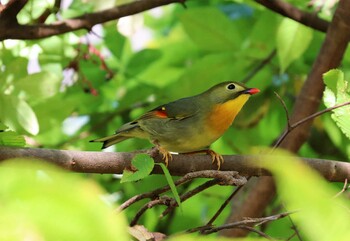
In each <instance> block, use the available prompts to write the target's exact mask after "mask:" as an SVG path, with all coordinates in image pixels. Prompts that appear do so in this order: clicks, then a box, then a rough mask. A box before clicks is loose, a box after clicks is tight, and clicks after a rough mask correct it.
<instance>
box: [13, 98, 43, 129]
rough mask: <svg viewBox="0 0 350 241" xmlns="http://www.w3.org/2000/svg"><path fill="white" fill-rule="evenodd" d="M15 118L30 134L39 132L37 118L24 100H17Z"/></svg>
mask: <svg viewBox="0 0 350 241" xmlns="http://www.w3.org/2000/svg"><path fill="white" fill-rule="evenodd" d="M16 107H17V118H18V122H19V124H20V125H21V126H22V127H23V128H24V129H25V130H26V131H28V132H29V133H30V134H32V135H36V134H38V132H39V123H38V119H37V118H36V115H35V113H34V111H33V110H32V108H31V107H30V106H29V105H28V103H27V102H25V101H24V100H19V101H18V102H17V106H16Z"/></svg>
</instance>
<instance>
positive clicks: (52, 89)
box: [14, 71, 61, 101]
mask: <svg viewBox="0 0 350 241" xmlns="http://www.w3.org/2000/svg"><path fill="white" fill-rule="evenodd" d="M60 84H61V83H60V79H59V77H58V76H57V75H54V74H52V73H50V72H45V71H43V72H39V73H35V74H31V75H27V76H26V77H24V78H22V79H19V80H17V81H16V82H15V83H14V86H15V88H16V90H17V91H18V92H19V91H24V92H25V94H26V96H27V97H28V98H31V99H35V100H36V101H37V100H41V99H45V98H48V97H51V96H53V95H55V94H56V93H57V92H58V91H59V87H60Z"/></svg>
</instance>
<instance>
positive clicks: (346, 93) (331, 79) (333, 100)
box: [323, 69, 350, 139]
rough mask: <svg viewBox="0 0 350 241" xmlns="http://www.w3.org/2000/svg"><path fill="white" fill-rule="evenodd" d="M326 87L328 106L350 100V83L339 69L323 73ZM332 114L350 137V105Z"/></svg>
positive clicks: (335, 110)
mask: <svg viewBox="0 0 350 241" xmlns="http://www.w3.org/2000/svg"><path fill="white" fill-rule="evenodd" d="M323 80H324V83H325V84H326V89H325V91H324V96H323V101H324V103H325V105H326V106H327V107H332V106H335V105H338V104H342V103H345V102H349V101H350V85H349V82H348V81H346V80H345V79H344V74H343V72H342V71H340V70H338V69H333V70H330V71H328V72H327V73H325V74H324V75H323ZM332 112H333V114H332V115H331V117H332V119H333V120H334V121H335V123H336V124H337V125H338V127H339V128H340V129H341V130H342V132H343V133H344V134H345V135H346V136H347V137H348V138H349V139H350V105H347V106H344V107H340V108H336V109H334V110H333V111H332Z"/></svg>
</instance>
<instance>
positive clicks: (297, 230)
mask: <svg viewBox="0 0 350 241" xmlns="http://www.w3.org/2000/svg"><path fill="white" fill-rule="evenodd" d="M288 219H289V221H290V222H291V224H292V229H293V230H294V232H295V235H296V236H297V237H298V239H299V240H300V241H303V239H302V237H301V235H300V233H299V229H298V227H297V225H295V223H294V221H293V219H292V218H291V217H290V216H289V215H288Z"/></svg>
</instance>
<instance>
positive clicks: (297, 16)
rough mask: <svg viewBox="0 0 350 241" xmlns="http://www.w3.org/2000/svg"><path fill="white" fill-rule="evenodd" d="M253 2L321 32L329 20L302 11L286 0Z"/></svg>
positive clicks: (258, 0) (324, 30) (257, 0)
mask: <svg viewBox="0 0 350 241" xmlns="http://www.w3.org/2000/svg"><path fill="white" fill-rule="evenodd" d="M255 2H257V3H259V4H261V5H263V6H265V7H267V8H269V9H271V10H272V11H274V12H276V13H279V14H281V15H282V16H285V17H288V18H291V19H293V20H295V21H297V22H299V23H301V24H304V25H306V26H308V27H311V28H313V29H316V30H318V31H321V32H326V31H327V28H328V26H329V22H327V21H326V20H323V19H322V18H319V17H318V16H317V15H316V14H312V13H308V12H304V11H302V10H300V9H298V8H296V7H294V6H293V5H291V4H289V3H287V2H283V1H280V0H255Z"/></svg>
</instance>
